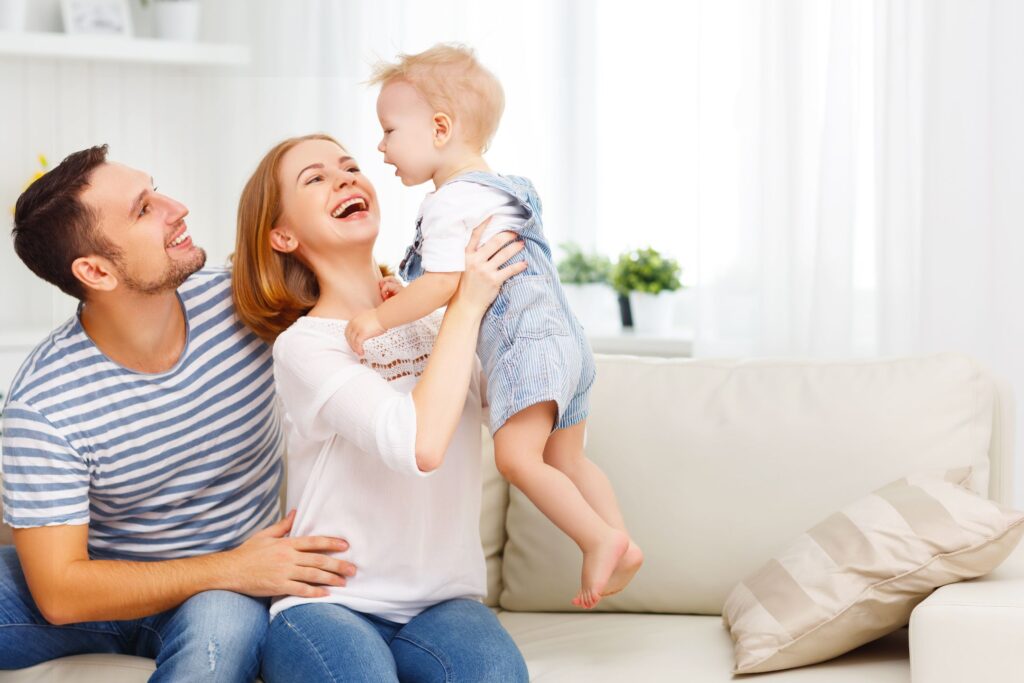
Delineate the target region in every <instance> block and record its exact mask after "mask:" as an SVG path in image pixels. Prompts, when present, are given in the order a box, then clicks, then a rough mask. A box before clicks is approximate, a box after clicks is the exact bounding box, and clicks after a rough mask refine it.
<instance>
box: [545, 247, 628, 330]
mask: <svg viewBox="0 0 1024 683" xmlns="http://www.w3.org/2000/svg"><path fill="white" fill-rule="evenodd" d="M559 246H560V248H561V249H562V251H563V252H565V256H564V257H563V258H562V260H560V261H559V262H558V277H559V279H560V280H561V281H562V289H564V290H565V297H566V299H568V301H569V306H570V308H572V310H573V312H574V313H575V314H576V317H577V318H578V319H579V321H580V323H581V324H582V325H583V327H584V328H586V329H587V331H588V332H592V333H593V332H603V333H611V332H615V331H616V330H618V329H619V315H618V313H617V311H616V302H615V293H614V292H613V291H612V288H611V287H610V286H609V284H610V279H611V272H612V262H611V261H610V260H609V259H608V257H607V256H602V255H600V254H597V253H593V252H591V253H586V252H584V251H583V249H582V248H581V247H580V246H579V245H578V244H574V243H572V242H566V243H564V244H561V245H559Z"/></svg>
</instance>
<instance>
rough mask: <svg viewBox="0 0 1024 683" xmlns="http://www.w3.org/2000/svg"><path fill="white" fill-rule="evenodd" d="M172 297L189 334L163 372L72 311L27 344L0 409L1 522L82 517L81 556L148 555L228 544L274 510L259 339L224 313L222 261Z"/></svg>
mask: <svg viewBox="0 0 1024 683" xmlns="http://www.w3.org/2000/svg"><path fill="white" fill-rule="evenodd" d="M178 294H179V296H180V298H181V302H182V305H183V307H184V309H185V311H186V322H187V325H188V339H187V344H186V348H185V351H184V353H183V354H182V357H181V359H180V360H179V362H178V363H177V365H175V367H173V368H172V369H170V370H169V371H167V372H165V373H159V374H145V373H139V372H136V371H133V370H128V369H126V368H124V367H122V366H120V365H118V364H116V363H115V362H113V361H111V360H110V359H109V358H107V357H106V356H104V355H103V354H102V353H101V352H100V350H99V349H98V348H97V347H96V346H95V344H93V343H92V341H91V340H90V339H89V337H88V336H87V335H86V333H85V331H84V330H83V329H82V326H81V324H80V322H79V320H78V317H77V316H75V317H74V318H72V319H71V320H69V321H67V322H66V323H65V324H64V325H62V326H61V327H59V328H58V329H57V330H55V331H54V332H53V333H52V334H51V335H50V336H49V337H48V338H47V339H46V340H45V341H43V342H42V343H41V344H40V345H39V346H38V347H36V349H35V350H34V351H33V352H32V354H30V356H29V358H28V359H27V360H26V362H25V364H24V365H23V366H22V368H21V370H20V371H19V372H18V374H17V375H16V377H15V379H14V383H13V384H12V387H11V391H10V392H9V396H8V399H7V404H6V406H5V408H4V417H3V419H4V428H3V432H4V434H3V475H4V520H5V521H6V522H7V523H8V524H10V525H11V526H14V527H37V526H50V525H59V524H89V525H90V527H89V551H90V555H91V556H92V557H103V558H120V559H138V560H158V559H170V558H175V557H187V556H192V555H200V554H205V553H210V552H216V551H218V550H224V549H227V548H232V547H234V546H237V545H238V544H239V543H241V542H242V541H244V540H245V539H246V538H247V537H248V536H249V535H250V534H251V533H252V532H254V531H256V530H258V529H260V528H262V527H264V526H266V525H268V524H270V523H272V522H273V521H274V520H275V519H276V518H277V515H278V498H277V496H278V488H279V484H280V478H281V471H282V470H281V453H282V448H283V439H282V432H281V425H280V420H279V416H278V410H277V402H276V398H275V394H274V380H273V373H272V365H273V362H272V358H271V352H270V347H269V346H267V345H266V344H265V343H264V342H262V341H261V340H260V339H259V338H258V337H257V336H256V335H255V334H253V333H252V332H251V331H249V330H248V329H247V328H245V326H244V325H242V323H241V322H240V321H239V320H238V318H237V317H236V316H235V314H234V308H233V306H232V303H231V277H230V272H229V271H227V270H225V269H214V268H211V269H205V270H202V271H200V272H199V273H196V274H195V275H193V276H192V277H190V278H189V279H188V280H187V281H186V282H185V283H184V284H183V285H182V286H181V288H179V290H178Z"/></svg>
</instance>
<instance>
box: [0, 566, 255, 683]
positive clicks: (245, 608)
mask: <svg viewBox="0 0 1024 683" xmlns="http://www.w3.org/2000/svg"><path fill="white" fill-rule="evenodd" d="M80 590H83V591H87V590H89V587H88V586H81V587H80ZM267 626H268V616H267V601H265V600H258V599H255V598H250V597H247V596H244V595H239V594H238V593H231V592H228V591H208V592H205V593H199V594H198V595H195V596H193V597H192V598H190V599H189V600H187V601H185V602H184V603H183V604H182V605H181V606H180V607H178V608H176V609H172V610H168V611H166V612H161V613H160V614H156V615H153V616H151V617H146V618H144V619H132V620H129V621H91V622H87V623H81V624H69V625H67V626H53V625H52V624H49V623H47V621H46V620H45V619H44V618H43V615H42V614H41V613H40V612H39V610H38V609H37V608H36V604H35V602H34V601H33V600H32V596H31V594H30V593H29V590H28V586H27V585H26V583H25V576H24V574H22V572H21V565H20V564H19V562H18V556H17V554H16V553H15V552H14V547H13V546H5V547H0V669H20V668H23V667H26V666H32V665H34V664H38V663H40V662H45V661H47V660H50V659H56V658H58V657H66V656H68V655H78V654H86V653H93V652H107V653H115V654H128V655H138V656H140V657H151V658H153V659H155V660H156V664H157V670H156V673H155V674H153V677H152V678H151V679H150V680H151V681H252V680H253V679H254V678H256V674H257V672H258V671H259V662H260V650H261V648H262V644H263V638H264V636H265V635H266V632H267Z"/></svg>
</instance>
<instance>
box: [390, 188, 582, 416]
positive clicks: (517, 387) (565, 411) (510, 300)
mask: <svg viewBox="0 0 1024 683" xmlns="http://www.w3.org/2000/svg"><path fill="white" fill-rule="evenodd" d="M449 182H469V183H478V184H480V185H485V186H488V187H492V188H496V189H499V190H501V191H503V192H505V193H507V194H509V195H510V196H512V197H514V198H515V199H516V200H517V201H518V202H519V203H520V204H521V205H522V208H523V210H524V212H525V215H526V218H525V220H524V222H523V224H522V226H521V227H520V228H518V229H514V228H513V229H514V230H516V232H518V234H519V235H520V237H522V238H523V240H524V241H525V243H526V248H525V249H523V250H522V251H521V252H519V253H518V254H516V255H515V256H514V257H513V258H512V259H511V260H510V261H509V263H516V262H518V261H522V260H523V259H525V260H526V261H527V264H528V266H527V269H526V270H525V271H523V272H522V273H520V274H518V275H515V276H513V277H511V278H509V279H508V280H507V281H506V282H505V284H504V285H502V288H501V291H500V292H499V293H498V298H497V299H495V300H494V303H492V304H491V307H490V308H489V309H488V311H487V313H486V314H484V319H483V323H482V325H481V328H480V339H479V342H478V343H477V354H478V355H479V356H480V362H481V363H482V364H483V368H484V373H485V375H486V377H487V397H488V403H489V404H490V428H491V434H494V433H495V432H497V431H498V429H500V428H501V426H502V425H504V424H505V422H506V421H507V420H508V419H509V418H510V417H512V416H513V415H515V414H516V413H518V412H520V411H521V410H523V409H525V408H528V407H530V406H532V405H535V404H537V403H541V402H543V401H554V402H555V403H556V404H557V405H558V415H557V417H556V419H555V425H554V429H564V428H565V427H570V426H572V425H574V424H577V423H578V422H580V421H582V420H584V419H585V418H586V417H587V414H588V413H589V409H590V388H591V386H592V385H593V383H594V377H595V369H594V355H593V353H592V352H591V350H590V344H589V343H588V342H587V338H586V336H585V335H584V334H583V327H582V326H581V325H580V323H579V322H578V321H577V320H576V316H574V315H573V313H572V311H571V310H570V309H569V304H568V302H567V301H566V298H565V292H564V291H563V289H562V285H561V283H560V282H559V280H558V270H557V269H556V268H555V264H554V262H553V261H552V259H551V248H550V247H549V246H548V243H547V240H545V238H544V232H543V224H542V223H541V203H540V198H539V197H538V196H537V191H536V190H535V189H534V187H533V183H531V182H530V181H529V180H527V179H526V178H521V177H519V176H511V175H510V176H505V175H498V174H494V173H485V172H482V171H473V172H470V173H466V174H464V175H461V176H459V177H458V178H456V179H454V180H451V181H449ZM422 245H423V234H422V232H421V230H420V224H419V222H418V223H417V225H416V240H415V242H414V243H413V244H412V246H410V247H409V248H408V250H407V251H406V254H405V259H403V261H402V264H401V265H400V266H399V273H400V275H401V276H402V278H403V279H404V280H405V281H406V282H410V281H412V280H414V279H416V278H417V277H419V276H420V275H422V274H423V272H424V271H423V265H422Z"/></svg>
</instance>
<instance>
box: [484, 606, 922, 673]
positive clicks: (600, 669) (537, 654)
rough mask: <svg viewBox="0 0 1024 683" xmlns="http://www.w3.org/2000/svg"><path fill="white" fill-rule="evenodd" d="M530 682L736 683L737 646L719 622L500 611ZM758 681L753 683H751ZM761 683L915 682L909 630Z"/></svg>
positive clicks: (651, 616) (652, 616) (662, 616)
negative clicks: (734, 656)
mask: <svg viewBox="0 0 1024 683" xmlns="http://www.w3.org/2000/svg"><path fill="white" fill-rule="evenodd" d="M498 618H499V619H500V620H501V623H502V624H503V625H504V626H505V628H506V629H508V631H509V633H511V634H512V638H513V639H515V641H516V644H517V645H519V648H520V650H522V652H523V656H524V657H526V664H527V666H528V667H529V669H530V680H533V681H544V682H551V683H555V682H557V681H567V682H568V681H572V682H575V681H587V683H621V682H622V681H644V683H647V682H648V681H650V682H651V683H658V682H660V681H666V682H668V681H674V682H675V681H694V682H696V683H735V681H736V680H737V679H736V678H734V677H733V676H732V675H731V673H730V669H731V666H732V644H731V642H730V641H729V636H728V634H726V632H725V631H724V630H723V629H722V624H721V620H720V619H719V618H718V617H699V616H676V615H665V614H538V613H530V612H501V613H499V614H498ZM752 680H753V679H752ZM756 681H757V683H761V682H762V681H764V682H765V683H865V681H870V682H871V683H910V667H909V665H908V660H907V633H906V630H901V631H897V632H896V633H893V634H892V635H890V636H887V637H885V638H883V639H881V640H878V641H875V642H874V643H871V644H870V645H868V646H865V647H863V648H861V649H860V650H856V651H854V652H851V653H850V654H848V655H844V656H842V657H840V658H838V659H834V660H832V661H830V662H825V663H824V664H819V665H817V666H812V667H806V668H803V669H794V670H792V671H780V672H777V673H769V674H763V675H761V676H758V677H757V679H756Z"/></svg>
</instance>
